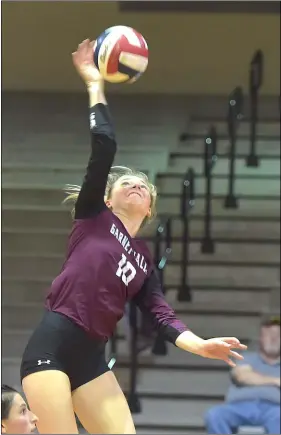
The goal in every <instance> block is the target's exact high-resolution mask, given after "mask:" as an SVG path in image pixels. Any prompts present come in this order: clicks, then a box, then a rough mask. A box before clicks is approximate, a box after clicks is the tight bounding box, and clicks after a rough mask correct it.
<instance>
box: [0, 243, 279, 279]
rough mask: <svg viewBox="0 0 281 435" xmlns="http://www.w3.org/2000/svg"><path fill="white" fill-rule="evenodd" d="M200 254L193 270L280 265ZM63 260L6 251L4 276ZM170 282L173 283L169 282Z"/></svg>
mask: <svg viewBox="0 0 281 435" xmlns="http://www.w3.org/2000/svg"><path fill="white" fill-rule="evenodd" d="M195 249H196V248H195ZM195 252H196V251H195ZM245 252H246V251H245ZM199 255H200V256H202V257H201V258H200V259H193V258H191V259H190V262H189V266H190V268H191V269H193V270H195V269H196V268H199V269H202V271H205V270H206V271H207V270H208V269H209V268H222V270H223V269H225V268H226V269H227V268H228V269H229V271H231V269H237V268H238V269H239V268H241V272H242V269H245V270H248V269H250V270H251V269H263V270H264V271H265V270H267V269H268V271H270V270H272V271H274V270H275V269H276V268H278V267H279V262H278V259H275V260H274V259H272V260H271V261H270V262H268V261H265V260H264V259H263V261H260V262H257V261H255V262H254V261H249V260H248V261H246V260H245V259H244V260H241V261H240V260H238V261H237V260H236V261H234V260H233V259H232V260H231V261H229V260H228V259H226V258H225V259H224V260H219V259H216V258H215V257H213V255H210V254H204V256H203V254H201V252H200V254H199ZM203 257H204V258H203ZM63 261H64V255H62V254H60V253H48V252H45V253H42V254H41V255H40V256H39V255H38V253H36V252H32V253H25V254H20V253H10V252H5V253H4V254H3V256H2V268H3V276H11V275H13V272H14V273H17V274H18V275H19V276H26V277H27V276H28V273H32V272H33V271H34V270H37V274H39V271H40V272H41V274H42V276H46V275H47V276H49V275H52V274H56V273H58V272H59V270H60V268H61V266H62V264H63ZM179 267H181V261H180V260H174V259H172V260H170V261H169V263H168V264H167V266H166V269H165V271H167V276H168V277H169V276H170V277H172V276H173V274H174V273H175V271H178V268H179ZM191 272H192V270H191ZM167 284H168V283H167ZM169 284H173V283H170V282H169ZM175 284H176V283H175Z"/></svg>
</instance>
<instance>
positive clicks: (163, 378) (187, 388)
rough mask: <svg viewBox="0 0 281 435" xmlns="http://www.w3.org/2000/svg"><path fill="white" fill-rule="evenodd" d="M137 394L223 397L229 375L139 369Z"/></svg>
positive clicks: (217, 372)
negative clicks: (212, 395)
mask: <svg viewBox="0 0 281 435" xmlns="http://www.w3.org/2000/svg"><path fill="white" fill-rule="evenodd" d="M123 371H124V373H123V376H125V373H128V369H125V368H124V369H120V368H119V369H118V372H123ZM138 376H139V382H138V390H137V391H138V392H139V393H140V394H153V393H155V394H166V395H169V394H171V395H178V394H187V393H188V394H194V395H198V394H200V395H202V396H208V395H210V394H214V395H215V396H216V395H222V396H223V395H224V394H225V392H226V391H227V389H228V387H229V385H230V379H229V373H228V372H226V371H222V372H219V371H215V372H214V371H210V370H208V369H206V370H200V371H198V370H192V369H188V368H187V369H186V370H179V369H173V370H172V369H171V370H164V369H163V370H159V368H157V369H156V368H154V369H149V368H145V369H139V371H138Z"/></svg>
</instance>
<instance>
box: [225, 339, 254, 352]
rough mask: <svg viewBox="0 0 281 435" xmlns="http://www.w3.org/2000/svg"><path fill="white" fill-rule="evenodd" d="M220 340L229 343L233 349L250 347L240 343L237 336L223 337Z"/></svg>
mask: <svg viewBox="0 0 281 435" xmlns="http://www.w3.org/2000/svg"><path fill="white" fill-rule="evenodd" d="M220 340H222V341H224V342H225V343H227V344H229V345H230V347H231V348H233V349H241V350H246V349H247V348H248V346H246V345H245V344H242V343H240V341H239V340H238V338H236V337H221V338H220Z"/></svg>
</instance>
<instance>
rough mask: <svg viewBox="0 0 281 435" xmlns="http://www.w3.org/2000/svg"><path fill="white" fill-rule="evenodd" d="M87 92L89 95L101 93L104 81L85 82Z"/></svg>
mask: <svg viewBox="0 0 281 435" xmlns="http://www.w3.org/2000/svg"><path fill="white" fill-rule="evenodd" d="M86 87H87V91H88V93H89V94H91V93H96V92H103V90H104V81H103V79H98V80H95V81H90V82H86Z"/></svg>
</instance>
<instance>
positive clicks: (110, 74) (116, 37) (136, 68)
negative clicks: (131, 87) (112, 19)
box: [94, 26, 148, 83]
mask: <svg viewBox="0 0 281 435" xmlns="http://www.w3.org/2000/svg"><path fill="white" fill-rule="evenodd" d="M94 63H95V65H96V67H97V68H98V70H99V72H100V73H101V75H102V76H103V78H104V80H106V81H108V82H111V83H125V82H127V83H133V82H135V81H136V80H138V79H139V78H140V76H141V75H142V74H143V73H144V72H145V70H146V68H147V64H148V47H147V43H146V41H145V39H144V37H143V36H142V35H141V34H140V33H139V32H137V31H136V30H134V29H132V28H131V27H127V26H114V27H110V28H109V29H107V30H105V31H104V32H103V33H102V34H101V35H100V36H99V37H98V38H97V40H96V42H95V45H94Z"/></svg>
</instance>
